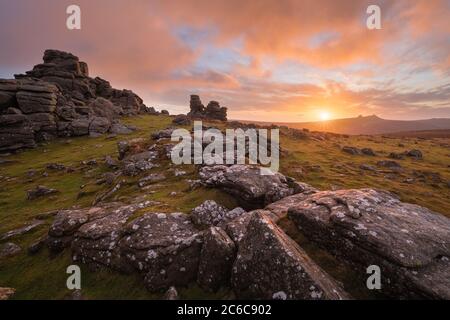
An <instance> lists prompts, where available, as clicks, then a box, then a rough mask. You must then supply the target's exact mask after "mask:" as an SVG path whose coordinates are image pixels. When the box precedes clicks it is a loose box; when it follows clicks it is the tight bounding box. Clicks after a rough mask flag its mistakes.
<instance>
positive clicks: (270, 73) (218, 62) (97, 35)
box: [0, 0, 450, 123]
mask: <svg viewBox="0 0 450 320" xmlns="http://www.w3.org/2000/svg"><path fill="white" fill-rule="evenodd" d="M0 2H1V4H2V7H4V8H6V9H7V10H2V12H0V27H1V28H0V40H1V42H2V43H3V44H5V45H4V46H3V49H2V52H1V53H0V78H12V76H13V75H14V74H17V73H22V72H25V71H26V70H29V69H30V68H31V67H32V66H33V65H35V64H37V63H40V62H41V61H40V60H38V58H39V59H40V57H42V54H43V51H44V50H45V49H50V48H52V49H58V50H63V51H67V52H71V53H73V54H75V55H76V56H78V57H79V58H80V60H81V61H85V62H87V64H88V65H89V68H90V74H91V76H100V77H102V78H104V79H108V80H110V82H111V84H112V85H113V86H115V87H120V88H127V89H131V90H133V91H134V92H136V93H137V94H138V95H139V96H141V97H142V98H143V100H144V103H145V104H146V105H147V106H149V107H152V106H153V107H156V108H157V109H159V110H161V109H167V110H169V111H170V112H171V113H173V114H180V113H186V112H187V111H188V110H189V95H190V94H198V95H200V97H201V99H202V102H203V103H204V104H207V103H208V101H210V100H216V101H219V102H220V104H221V105H222V106H225V107H227V108H228V114H229V118H233V119H242V120H245V119H247V120H248V121H262V122H291V123H293V122H295V123H297V122H316V121H328V120H336V119H344V118H354V117H357V116H358V115H364V116H366V115H372V114H377V115H378V116H379V117H380V118H383V119H389V120H426V119H433V118H450V54H449V52H450V41H448V39H449V36H450V31H449V30H450V22H449V20H448V19H447V17H448V12H449V9H450V1H446V0H436V1H416V2H414V3H410V1H406V0H401V1H396V2H395V3H392V2H389V1H378V5H379V6H380V9H381V22H382V24H381V25H382V28H381V29H380V30H369V29H368V28H367V27H366V25H365V24H366V18H367V16H368V15H367V13H366V8H367V6H368V5H369V4H371V3H370V1H350V0H349V1H345V2H339V3H336V2H335V1H320V2H314V1H312V2H308V1H306V2H302V3H299V2H296V1H282V2H278V1H266V2H264V3H263V4H262V5H257V4H256V3H255V2H251V3H247V4H245V5H242V4H240V5H239V4H238V2H235V1H216V2H214V3H210V2H207V1H183V2H182V3H176V4H175V3H168V2H163V1H158V0H154V1H144V0H139V1H136V2H134V3H133V5H128V4H126V3H124V2H106V1H103V0H101V1H96V2H95V3H92V2H89V1H86V0H81V1H78V2H77V4H78V5H79V6H80V7H81V12H82V28H81V30H67V28H65V19H66V17H67V15H66V14H65V10H66V7H67V5H68V4H71V3H70V1H66V0H64V1H59V2H58V3H54V2H52V1H48V0H45V1H40V2H39V3H32V4H30V3H29V2H27V1H24V0H19V1H14V2H11V1H5V0H0ZM194 4H196V5H194ZM25 5H26V6H27V10H24V8H25ZM237 6H239V7H240V10H239V11H238V12H236V10H235V8H236V7H237ZM125 7H126V9H127V14H126V15H123V14H122V12H125ZM11 19H14V23H11ZM280 29H282V30H283V32H282V33H280V32H279V30H280ZM12 34H15V35H16V37H14V38H12V37H11V35H12ZM21 35H22V36H26V37H28V40H27V41H20V40H19V39H21ZM250 119H251V120H250Z"/></svg>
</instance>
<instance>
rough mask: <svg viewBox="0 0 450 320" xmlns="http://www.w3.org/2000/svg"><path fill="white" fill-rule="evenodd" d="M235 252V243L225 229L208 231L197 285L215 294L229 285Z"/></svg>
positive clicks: (210, 229)
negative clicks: (222, 287)
mask: <svg viewBox="0 0 450 320" xmlns="http://www.w3.org/2000/svg"><path fill="white" fill-rule="evenodd" d="M235 251H236V246H235V244H234V242H233V241H232V240H231V239H230V237H229V236H228V235H227V234H226V232H225V231H224V230H223V229H221V228H218V227H211V228H209V229H208V231H207V232H206V233H205V235H204V243H203V247H202V251H201V255H200V264H199V268H198V278H197V283H198V284H199V286H200V287H201V288H203V289H204V290H207V291H213V292H215V291H217V290H218V289H219V288H220V287H221V286H226V285H229V279H230V274H231V267H232V265H233V261H234V258H235V254H236V252H235Z"/></svg>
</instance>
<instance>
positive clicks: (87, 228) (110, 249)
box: [72, 203, 147, 272]
mask: <svg viewBox="0 0 450 320" xmlns="http://www.w3.org/2000/svg"><path fill="white" fill-rule="evenodd" d="M146 205H147V204H146V203H142V204H138V205H128V206H121V207H119V208H117V209H114V210H111V209H109V210H107V211H106V212H105V214H102V215H99V214H98V213H97V215H96V217H97V218H96V219H92V218H90V219H89V222H87V223H84V224H83V225H82V226H80V227H79V228H78V231H77V232H76V233H75V234H74V240H73V242H72V255H73V260H74V261H82V262H83V263H85V264H89V265H94V266H98V265H100V266H106V267H110V268H112V269H116V270H119V271H123V272H128V271H130V270H131V268H130V266H129V264H128V263H126V261H125V260H124V259H122V257H121V253H120V248H119V246H118V242H119V240H120V235H121V230H122V227H123V226H124V225H125V224H126V223H127V220H128V218H129V217H131V215H133V214H134V213H135V212H136V211H137V210H139V209H142V208H144V207H145V206H146Z"/></svg>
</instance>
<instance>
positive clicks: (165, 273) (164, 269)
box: [119, 213, 203, 291]
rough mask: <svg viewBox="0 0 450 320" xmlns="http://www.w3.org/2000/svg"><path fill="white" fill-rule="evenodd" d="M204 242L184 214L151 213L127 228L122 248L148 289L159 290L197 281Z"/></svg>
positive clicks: (121, 244)
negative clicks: (140, 274) (141, 275)
mask: <svg viewBox="0 0 450 320" xmlns="http://www.w3.org/2000/svg"><path fill="white" fill-rule="evenodd" d="M202 242H203V239H202V236H201V234H200V233H199V231H198V230H197V229H195V228H194V225H193V224H192V223H191V222H190V220H189V218H188V217H187V216H186V215H185V214H176V213H174V214H165V213H150V214H146V215H144V216H142V217H140V218H138V219H136V220H135V221H132V222H130V223H129V224H128V225H127V227H126V228H125V229H124V230H123V238H122V239H121V240H120V243H119V245H120V248H121V253H122V255H123V256H124V257H125V258H126V260H127V261H128V263H130V264H131V265H133V266H134V267H135V268H136V269H137V270H138V271H139V272H141V273H143V274H145V280H144V281H145V284H146V285H147V287H148V288H149V290H151V291H158V290H162V289H167V288H168V287H170V286H183V285H187V284H188V283H190V282H192V281H195V279H196V277H197V271H198V264H199V259H200V251H201V247H202Z"/></svg>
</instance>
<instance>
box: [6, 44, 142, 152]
mask: <svg viewBox="0 0 450 320" xmlns="http://www.w3.org/2000/svg"><path fill="white" fill-rule="evenodd" d="M147 110H148V109H147V108H146V106H145V105H144V104H143V101H142V99H141V98H139V96H137V95H136V94H134V93H133V92H132V91H130V90H118V89H114V88H112V87H111V85H110V84H109V82H108V81H106V80H103V79H101V78H98V77H97V78H91V77H89V72H88V66H87V64H86V63H85V62H82V61H79V59H78V57H76V56H74V55H73V54H71V53H67V52H62V51H57V50H46V51H45V53H44V63H42V64H38V65H36V66H35V67H34V68H33V70H31V71H27V72H26V73H25V74H20V75H15V79H12V80H4V79H0V151H13V150H17V149H21V148H26V147H33V146H35V144H36V142H39V141H42V140H48V139H51V138H52V137H57V136H81V135H87V134H91V135H95V134H102V133H106V132H113V133H126V132H129V131H130V130H129V129H128V128H127V127H125V126H124V125H121V124H120V123H119V122H118V120H117V119H118V118H119V117H120V116H122V115H135V114H138V113H141V112H146V111H147Z"/></svg>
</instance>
